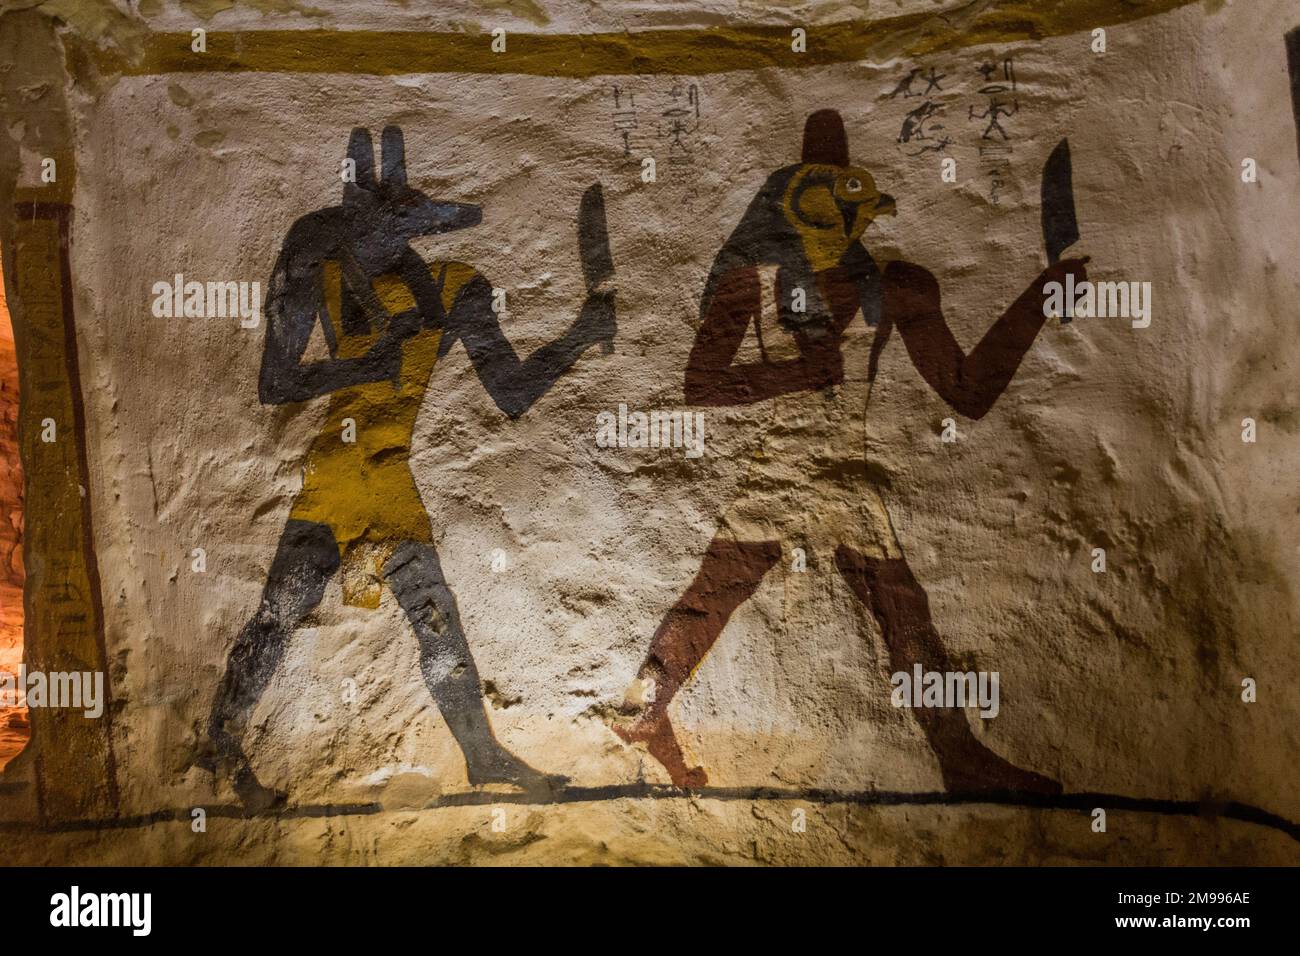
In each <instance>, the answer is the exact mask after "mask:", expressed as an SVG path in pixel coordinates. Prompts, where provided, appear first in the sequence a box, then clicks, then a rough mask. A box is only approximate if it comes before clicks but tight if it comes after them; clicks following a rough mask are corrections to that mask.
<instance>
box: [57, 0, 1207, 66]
mask: <svg viewBox="0 0 1300 956" xmlns="http://www.w3.org/2000/svg"><path fill="white" fill-rule="evenodd" d="M1192 2H1194V0H1147V2H1133V0H1033V2H1030V0H988V2H987V3H984V4H980V3H970V4H966V5H965V6H963V7H959V8H956V9H951V10H947V11H944V12H943V13H942V14H940V13H931V12H921V13H914V14H907V15H904V16H897V17H888V18H884V19H880V20H868V21H849V22H844V23H835V24H829V25H826V26H820V27H809V28H807V29H808V37H807V52H806V53H795V52H793V51H792V50H791V49H790V46H791V30H792V29H793V27H792V26H750V27H740V26H737V27H714V28H708V29H677V30H647V31H641V32H635V33H593V34H586V35H569V34H545V33H511V34H509V35H508V37H507V44H506V51H505V52H503V53H492V52H491V48H490V44H491V40H492V38H491V36H490V35H489V34H487V33H481V34H470V33H414V32H379V31H369V30H366V31H352V30H342V31H326V30H254V31H247V32H239V33H209V34H208V35H207V52H205V53H194V52H192V51H191V49H190V42H191V36H190V34H188V33H152V34H149V35H148V36H146V37H145V39H144V40H143V42H142V44H141V46H140V48H139V49H138V50H137V51H136V52H135V55H133V56H124V55H123V54H121V53H119V52H117V51H103V50H99V49H98V48H95V47H86V46H83V47H82V48H81V49H80V50H79V51H78V52H79V53H81V54H82V55H84V56H86V57H88V58H90V59H92V60H93V61H94V62H95V63H96V65H97V66H98V67H99V68H100V70H101V71H102V72H104V73H108V74H124V75H128V76H145V75H155V74H162V73H212V72H217V73H224V72H256V73H357V74H370V75H375V76H394V75H399V74H412V73H483V74H512V73H513V74H525V75H530V76H557V77H575V78H583V77H592V76H618V75H636V76H645V75H651V74H664V73H670V74H672V73H675V74H682V75H688V76H699V75H702V74H707V73H724V72H728V71H732V70H754V69H761V68H764V67H779V68H782V69H798V68H801V67H812V66H825V65H828V64H834V63H851V62H854V61H857V60H861V59H864V58H867V57H869V56H873V55H875V56H877V57H882V58H883V57H887V56H894V55H905V56H918V55H923V54H929V53H936V52H941V51H944V50H954V49H959V48H962V47H968V46H976V45H980V44H987V43H1008V42H1014V41H1020V40H1041V39H1044V38H1046V37H1052V36H1064V35H1067V34H1071V33H1077V32H1079V31H1083V30H1092V29H1095V28H1096V27H1099V26H1100V27H1104V26H1112V25H1115V24H1119V23H1126V22H1129V21H1132V20H1137V19H1141V18H1144V17H1149V16H1153V15H1155V14H1160V13H1166V12H1168V11H1170V10H1175V9H1177V8H1179V7H1182V6H1186V5H1187V4H1189V3H1192ZM73 42H76V41H73ZM83 42H84V41H83ZM1085 53H1087V50H1086V48H1081V49H1080V55H1084V54H1085Z"/></svg>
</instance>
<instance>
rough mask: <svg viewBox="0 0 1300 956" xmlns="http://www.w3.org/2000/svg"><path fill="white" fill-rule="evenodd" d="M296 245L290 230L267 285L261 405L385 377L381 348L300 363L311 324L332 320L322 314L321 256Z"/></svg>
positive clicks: (259, 391)
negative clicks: (315, 255)
mask: <svg viewBox="0 0 1300 956" xmlns="http://www.w3.org/2000/svg"><path fill="white" fill-rule="evenodd" d="M294 245H295V243H294V237H293V234H292V232H291V234H290V239H288V240H286V242H285V248H284V250H283V251H282V252H281V253H280V258H279V260H278V261H277V262H276V265H275V271H274V272H273V273H272V275H271V281H270V283H269V285H268V287H267V293H266V308H265V310H264V311H265V313H266V317H267V322H266V339H265V341H264V342H263V344H262V368H261V373H260V374H259V376H258V386H257V395H258V399H259V400H260V401H261V402H262V404H263V405H285V404H290V403H292V402H305V401H307V400H309V399H312V398H316V397H318V396H320V395H325V394H328V393H330V392H333V391H337V390H338V389H340V388H346V387H348V386H350V385H359V384H361V383H363V382H374V381H379V380H381V379H383V378H386V377H387V370H386V368H385V367H384V366H383V363H382V362H380V361H379V358H380V352H382V351H383V348H381V349H379V350H377V351H375V352H372V353H368V354H367V355H364V356H361V357H359V358H350V359H340V358H330V359H325V360H322V361H318V362H306V363H304V362H303V361H302V356H303V353H304V352H306V350H307V343H308V341H309V340H310V339H311V330H312V327H313V326H314V325H315V324H316V323H317V322H318V321H323V322H328V321H329V320H328V318H326V317H324V316H322V315H321V312H322V311H323V309H324V302H323V298H322V294H321V266H320V260H319V258H316V257H312V256H308V255H304V254H301V253H299V252H297V251H295V249H294V248H293V246H294ZM385 347H386V346H385ZM330 351H331V352H333V343H331V349H330Z"/></svg>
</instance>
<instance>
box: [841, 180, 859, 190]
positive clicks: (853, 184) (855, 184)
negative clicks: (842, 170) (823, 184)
mask: <svg viewBox="0 0 1300 956" xmlns="http://www.w3.org/2000/svg"><path fill="white" fill-rule="evenodd" d="M844 188H845V189H847V190H848V191H849V192H851V193H856V192H860V191H861V190H862V180H860V179H854V178H850V179H849V180H848V181H847V182H845V183H844Z"/></svg>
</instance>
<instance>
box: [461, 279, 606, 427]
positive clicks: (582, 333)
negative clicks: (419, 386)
mask: <svg viewBox="0 0 1300 956" xmlns="http://www.w3.org/2000/svg"><path fill="white" fill-rule="evenodd" d="M443 322H444V324H445V326H446V334H447V336H448V343H450V341H451V340H453V339H459V340H460V341H462V342H464V343H465V350H466V351H467V352H468V353H469V358H470V361H471V362H472V363H473V364H474V371H475V372H477V373H478V377H479V381H481V382H482V383H483V387H484V388H485V389H486V390H487V393H488V395H490V396H491V397H492V401H494V402H495V403H496V406H497V408H499V409H501V411H503V412H505V413H506V414H507V415H509V416H510V417H511V418H518V417H519V416H520V415H522V414H523V413H524V412H526V411H528V409H530V408H532V407H533V404H534V403H535V402H536V401H537V400H538V399H539V398H541V397H542V396H543V395H545V394H546V393H547V392H548V391H550V388H551V386H552V385H554V384H555V383H556V381H557V380H558V379H559V378H560V376H561V375H563V374H564V373H565V372H567V371H568V370H569V369H570V368H572V367H573V363H574V362H576V361H577V360H578V357H579V356H580V355H582V353H583V352H585V351H586V350H587V349H589V348H591V346H593V345H596V344H597V343H602V344H606V345H608V344H609V343H611V342H612V339H613V336H614V329H615V325H614V292H613V290H612V289H609V290H598V291H590V292H588V294H587V298H586V300H585V301H584V302H583V304H582V310H581V312H579V313H578V318H577V319H576V320H575V321H574V323H573V325H571V326H570V327H569V330H568V331H567V332H565V333H564V334H563V335H561V336H560V337H559V338H558V339H556V340H555V341H554V342H551V343H549V344H547V345H543V346H542V347H541V348H539V349H538V350H537V351H536V352H534V353H533V354H532V355H530V356H528V358H526V359H522V360H521V359H520V358H519V356H518V355H517V354H515V350H514V347H513V346H512V345H511V344H510V340H509V339H507V338H506V336H505V333H504V332H502V331H501V323H500V321H499V319H498V317H497V314H496V312H494V311H493V310H492V286H491V284H490V283H489V282H488V281H487V279H485V278H483V276H481V275H476V276H474V278H472V279H471V280H470V281H469V282H467V283H465V286H464V287H463V288H462V289H461V290H460V291H459V292H458V293H457V295H456V301H455V303H454V304H453V305H452V307H451V309H449V310H448V311H447V313H446V315H445V316H444V318H443Z"/></svg>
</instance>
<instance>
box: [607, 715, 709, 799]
mask: <svg viewBox="0 0 1300 956" xmlns="http://www.w3.org/2000/svg"><path fill="white" fill-rule="evenodd" d="M636 713H637V716H630V717H629V716H625V717H623V718H621V719H619V720H616V721H615V722H614V724H613V731H614V733H616V734H618V735H619V737H621V738H622V739H623V740H624V741H626V742H627V743H629V744H637V743H643V744H645V745H646V749H647V750H648V751H650V756H652V757H654V758H655V760H658V761H659V762H660V763H661V764H663V766H664V769H665V770H667V771H668V776H669V777H671V778H672V781H673V785H674V786H677V787H681V788H682V789H683V790H698V789H700V788H701V787H704V786H707V785H708V782H709V775H708V774H706V773H705V772H704V768H703V767H687V766H686V757H685V756H684V755H683V754H682V748H681V745H680V744H678V743H677V735H676V734H675V733H673V725H672V724H671V723H670V722H669V720H668V715H667V714H665V713H660V712H657V711H654V710H648V709H647V710H641V711H638V712H636Z"/></svg>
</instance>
